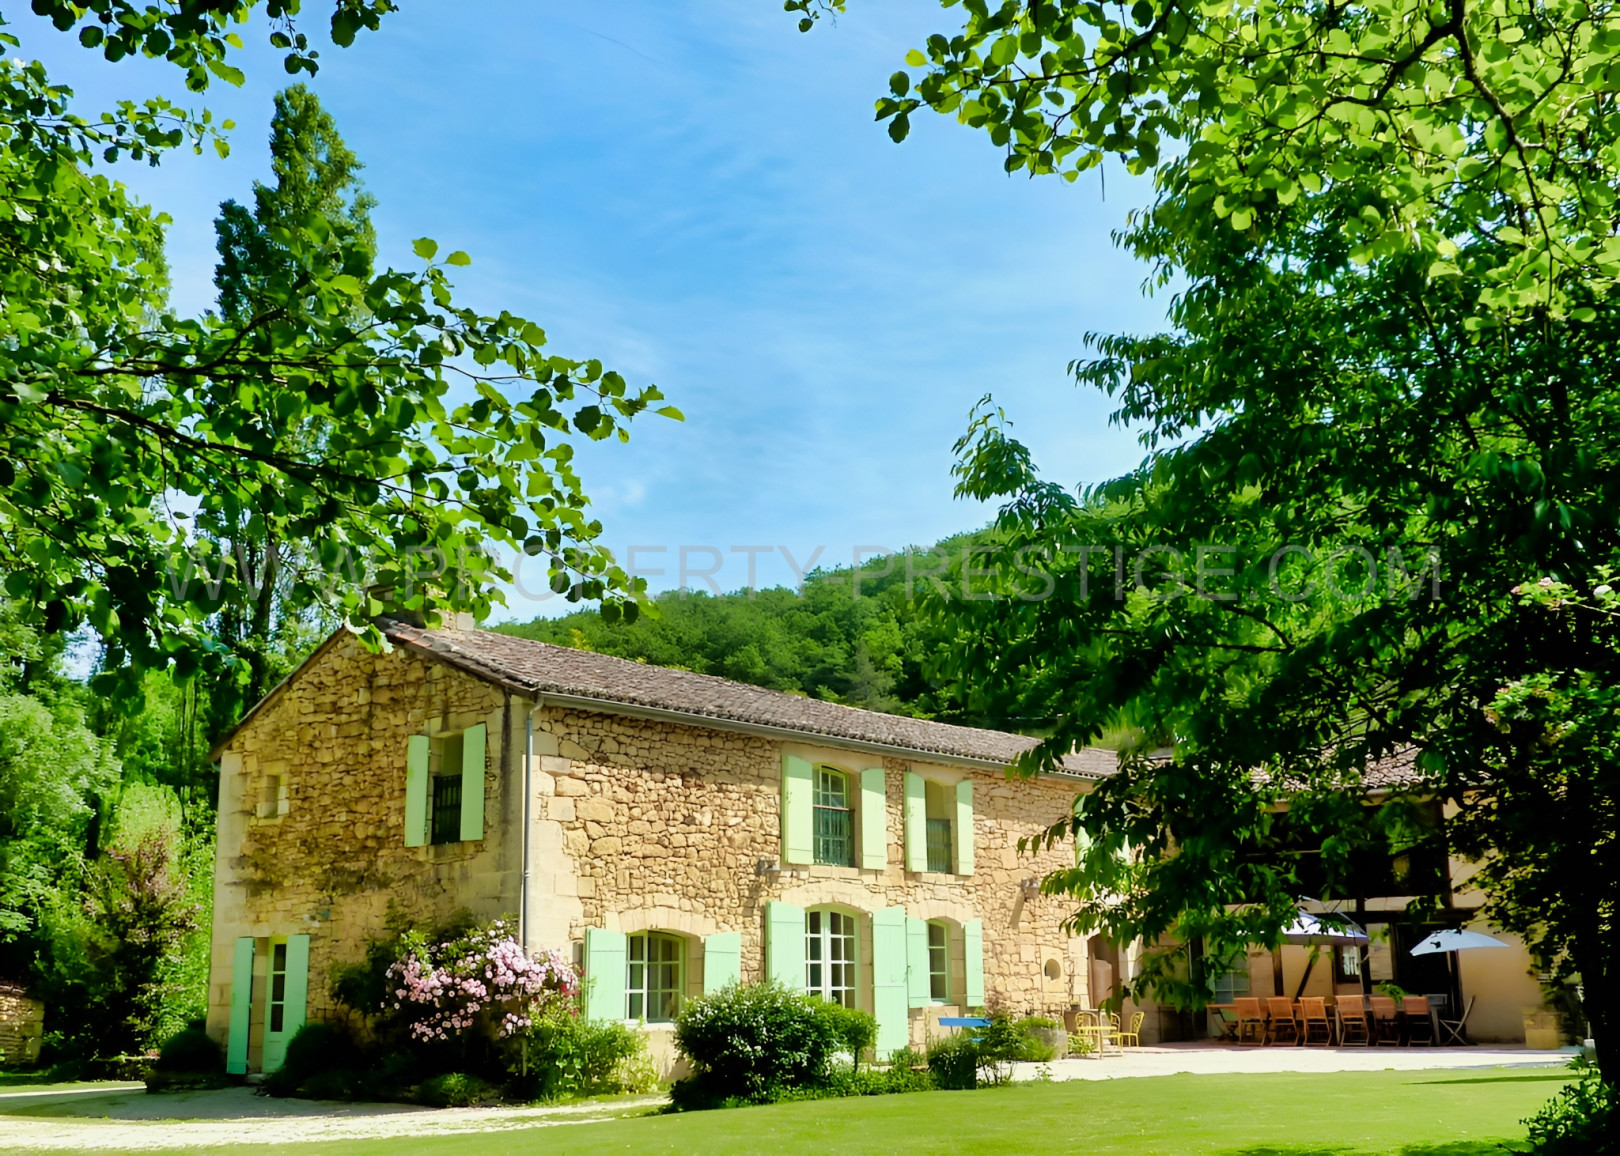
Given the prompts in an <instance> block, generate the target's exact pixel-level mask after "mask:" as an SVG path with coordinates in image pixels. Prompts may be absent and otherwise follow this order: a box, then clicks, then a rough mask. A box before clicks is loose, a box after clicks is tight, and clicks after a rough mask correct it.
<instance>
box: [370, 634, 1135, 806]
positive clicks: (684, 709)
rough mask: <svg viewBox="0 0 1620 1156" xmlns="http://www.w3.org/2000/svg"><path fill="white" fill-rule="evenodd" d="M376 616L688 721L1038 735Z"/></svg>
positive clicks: (588, 693) (457, 648)
mask: <svg viewBox="0 0 1620 1156" xmlns="http://www.w3.org/2000/svg"><path fill="white" fill-rule="evenodd" d="M380 625H381V626H382V628H383V632H384V633H385V634H386V635H387V636H388V637H389V639H390V640H392V641H393V642H394V643H395V644H397V645H403V646H407V647H410V648H411V649H414V650H418V651H422V652H424V653H428V654H431V655H433V656H434V657H436V658H438V659H440V660H441V661H444V662H447V663H450V664H451V665H453V666H457V667H460V668H462V669H464V670H466V671H468V672H469V673H471V674H476V675H479V676H480V677H483V678H488V679H491V680H492V681H495V682H500V683H504V684H506V685H510V686H512V687H513V688H514V689H522V690H525V691H530V692H538V693H540V694H542V695H547V694H549V695H552V696H554V697H558V696H562V697H570V698H577V699H584V700H589V701H590V702H593V703H600V704H604V705H617V706H619V707H622V708H625V709H626V710H629V711H632V712H633V711H636V710H646V711H653V712H659V713H668V714H675V715H684V716H687V717H689V718H691V719H692V720H693V721H694V722H700V721H701V720H705V719H707V720H712V721H714V722H716V723H721V724H725V723H730V724H734V725H742V726H746V727H754V728H766V729H769V730H774V731H786V732H793V733H796V734H802V735H805V736H806V737H822V738H826V739H828V740H832V741H833V742H835V743H836V742H845V743H858V744H862V745H866V746H876V747H885V748H889V749H892V750H895V751H904V752H914V753H916V754H920V755H930V754H932V755H938V756H941V757H943V758H946V759H966V760H971V761H974V762H983V763H995V764H1002V765H1004V764H1007V763H1010V762H1012V761H1013V760H1014V759H1015V758H1017V757H1018V756H1019V755H1020V754H1022V753H1023V752H1025V751H1027V750H1029V749H1030V748H1031V747H1033V746H1034V745H1035V743H1036V740H1035V739H1033V738H1030V737H1029V736H1027V735H1016V734H1009V733H1007V732H1005V731H992V730H981V729H979V728H977V727H964V726H954V725H952V724H950V723H941V722H932V721H930V720H928V719H916V718H905V717H903V716H900V715H890V714H882V713H880V712H878V711H870V710H861V709H859V708H857V707H852V706H841V705H839V704H838V703H831V702H824V701H822V700H820V699H813V698H806V697H804V696H802V695H794V694H784V693H782V692H781V691H775V690H766V689H764V688H763V687H757V686H750V685H748V684H747V683H741V682H732V681H731V680H730V679H725V678H716V677H715V676H713V675H708V674H694V673H692V672H691V671H686V670H671V669H669V668H667V667H661V666H649V665H647V664H646V663H640V662H632V661H630V660H628V659H623V658H614V657H612V656H610V655H606V654H595V653H592V652H590V651H586V650H573V649H571V648H569V647H566V646H554V645H552V644H551V643H547V642H537V641H535V640H533V639H528V638H517V637H514V636H512V635H509V634H497V633H495V632H493V631H488V630H426V629H423V628H421V627H417V626H410V625H407V624H405V623H402V622H395V621H385V622H383V623H381V624H380ZM1115 766H1116V764H1115V756H1114V753H1113V752H1112V751H1105V750H1096V749H1090V748H1088V749H1086V750H1083V751H1079V752H1077V753H1075V754H1071V755H1069V756H1068V757H1067V758H1066V759H1065V760H1064V767H1063V771H1064V773H1067V774H1071V775H1076V776H1080V777H1083V778H1088V779H1096V778H1102V777H1105V776H1107V775H1110V774H1112V773H1113V772H1114V770H1115Z"/></svg>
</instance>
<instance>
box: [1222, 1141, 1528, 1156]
mask: <svg viewBox="0 0 1620 1156" xmlns="http://www.w3.org/2000/svg"><path fill="white" fill-rule="evenodd" d="M1363 1151H1365V1149H1362V1148H1353V1147H1345V1146H1344V1145H1332V1144H1330V1145H1322V1144H1307V1145H1303V1146H1293V1145H1289V1146H1286V1147H1279V1146H1278V1145H1275V1144H1261V1145H1259V1146H1257V1147H1253V1148H1235V1149H1232V1150H1231V1151H1230V1152H1229V1153H1227V1154H1226V1156H1335V1154H1337V1153H1360V1152H1363ZM1516 1151H1517V1149H1515V1148H1510V1147H1508V1146H1507V1145H1506V1144H1502V1143H1499V1142H1497V1141H1494V1140H1457V1141H1454V1142H1452V1143H1449V1144H1408V1145H1406V1146H1404V1147H1401V1148H1396V1149H1393V1150H1392V1153H1393V1156H1509V1154H1510V1153H1513V1152H1516Z"/></svg>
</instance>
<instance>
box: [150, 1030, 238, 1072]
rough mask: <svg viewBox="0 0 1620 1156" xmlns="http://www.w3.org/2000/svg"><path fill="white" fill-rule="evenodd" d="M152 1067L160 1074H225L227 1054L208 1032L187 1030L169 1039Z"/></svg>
mask: <svg viewBox="0 0 1620 1156" xmlns="http://www.w3.org/2000/svg"><path fill="white" fill-rule="evenodd" d="M152 1067H153V1068H155V1069H156V1070H158V1071H160V1072H223V1071H224V1070H225V1053H224V1052H222V1051H220V1048H219V1045H218V1044H216V1043H215V1042H214V1041H213V1040H211V1039H209V1038H208V1033H207V1032H205V1031H201V1030H199V1029H197V1028H187V1029H186V1030H185V1031H183V1032H176V1033H175V1034H174V1035H172V1036H170V1037H169V1038H168V1040H167V1041H166V1042H165V1043H164V1045H163V1047H162V1048H160V1049H159V1050H158V1058H157V1060H156V1061H155V1062H154V1063H153V1064H152Z"/></svg>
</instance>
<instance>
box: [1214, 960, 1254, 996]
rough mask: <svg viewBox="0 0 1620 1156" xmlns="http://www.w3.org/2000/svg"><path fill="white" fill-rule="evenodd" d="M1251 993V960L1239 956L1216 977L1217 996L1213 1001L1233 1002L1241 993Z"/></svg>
mask: <svg viewBox="0 0 1620 1156" xmlns="http://www.w3.org/2000/svg"><path fill="white" fill-rule="evenodd" d="M1248 994H1249V961H1248V960H1247V959H1245V958H1244V957H1243V956H1238V958H1237V962H1235V963H1234V964H1232V966H1231V967H1230V968H1228V969H1227V970H1226V971H1225V972H1223V973H1222V974H1220V975H1218V976H1216V977H1215V998H1214V1000H1212V1001H1211V1002H1212V1003H1231V1002H1232V1001H1233V1000H1234V999H1236V998H1237V997H1238V996H1240V995H1248Z"/></svg>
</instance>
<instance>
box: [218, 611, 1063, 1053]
mask: <svg viewBox="0 0 1620 1156" xmlns="http://www.w3.org/2000/svg"><path fill="white" fill-rule="evenodd" d="M529 709H530V703H529V701H528V700H526V699H524V698H522V697H517V696H509V695H508V693H507V692H506V691H504V690H503V689H501V688H500V687H498V686H496V685H493V684H491V683H488V682H485V681H482V680H480V679H477V678H475V677H473V676H470V675H467V674H464V673H462V672H460V671H458V670H456V669H453V668H451V667H449V666H446V665H444V664H442V663H440V662H437V661H435V660H432V659H428V658H424V657H422V656H420V655H418V654H415V653H414V652H409V651H405V650H403V649H398V650H395V651H394V652H392V653H389V654H384V655H372V654H368V653H367V652H366V651H365V650H364V649H363V648H361V647H360V646H359V645H358V644H357V643H356V642H355V641H354V640H353V639H351V638H349V637H348V636H346V635H339V636H337V637H336V638H334V639H333V640H332V641H330V642H329V643H328V644H327V645H326V646H324V647H323V648H322V649H321V650H320V651H318V652H317V654H316V655H315V656H314V657H313V658H312V659H311V660H310V662H309V663H307V664H306V665H305V667H304V668H303V669H302V670H301V671H300V672H299V673H298V674H296V675H295V676H294V678H293V679H292V680H291V683H290V685H288V686H287V687H286V688H285V689H284V690H283V691H282V692H281V693H280V694H279V695H278V696H277V697H276V698H274V699H273V700H271V701H270V702H269V703H268V704H267V705H266V707H265V708H264V709H263V710H261V711H260V712H259V713H258V714H256V715H254V716H253V717H252V718H251V719H249V720H248V721H247V723H246V724H245V725H244V726H243V727H242V728H241V729H240V731H238V733H237V734H236V735H235V736H234V737H233V738H232V740H231V741H230V743H229V745H228V747H227V749H226V753H225V754H224V757H223V758H222V760H221V771H222V773H221V787H220V817H219V835H220V838H219V849H218V856H219V858H218V864H217V869H216V879H215V918H214V933H213V958H212V962H213V974H212V982H211V987H210V1010H209V1030H210V1032H211V1033H212V1034H213V1035H214V1036H215V1037H216V1038H219V1039H221V1040H223V1038H224V1036H225V1033H226V1030H227V1027H228V1024H229V1016H230V985H231V968H232V951H233V945H234V942H235V940H236V938H237V937H238V936H249V935H251V936H254V937H257V938H259V939H261V940H264V941H265V942H268V938H267V937H270V936H276V935H286V934H295V933H304V934H308V935H309V936H310V975H309V1008H310V1015H311V1018H319V1017H322V1016H325V1015H328V1014H331V1013H332V1012H333V1011H334V1008H333V1006H332V1000H331V997H330V994H329V991H328V980H329V977H330V972H331V968H332V965H333V964H334V963H339V962H349V961H353V960H357V959H359V958H360V956H361V954H362V952H363V951H364V949H365V945H366V943H367V941H368V940H369V939H370V938H372V937H375V936H379V935H381V934H383V933H384V931H385V929H386V927H387V926H388V924H389V922H390V918H391V915H392V916H394V917H400V918H407V919H411V920H417V921H423V920H442V919H444V918H446V917H448V916H449V915H451V914H452V913H455V912H457V911H459V910H467V911H470V912H471V913H472V914H474V915H476V916H479V917H493V916H495V915H499V914H515V913H516V912H517V908H518V905H519V902H520V896H521V894H522V882H521V875H522V863H521V858H522V839H521V834H522V821H521V816H522V782H523V766H522V764H523V758H522V752H523V751H524V750H525V748H526V747H528V748H529V749H532V751H533V759H532V762H531V764H530V767H529V780H530V786H531V792H532V794H531V800H530V801H531V809H530V816H531V819H530V821H531V826H530V848H529V868H530V876H529V888H528V907H527V911H526V913H525V915H526V919H525V922H526V925H527V932H528V942H529V946H530V947H532V948H540V947H561V948H564V949H565V950H569V949H570V948H572V950H573V951H574V953H575V955H576V958H577V957H578V946H577V945H579V944H580V943H581V941H582V940H583V936H584V931H585V929H586V928H587V927H592V926H595V927H606V928H609V929H614V930H619V931H624V932H635V931H640V930H649V929H657V930H664V931H671V932H676V933H679V934H682V935H684V936H687V937H689V939H688V943H689V967H690V971H689V976H690V979H691V983H690V985H689V986H690V987H691V988H692V989H694V990H700V987H699V980H698V978H697V977H698V974H699V971H700V968H701V938H702V937H703V936H705V935H709V934H712V933H714V932H716V931H739V932H741V933H742V943H743V975H744V978H746V979H752V978H757V977H759V976H760V975H762V974H763V966H764V960H763V954H762V953H763V935H762V917H763V910H764V904H765V903H766V902H767V901H769V900H773V899H775V900H782V901H785V902H788V903H792V904H795V905H798V906H802V907H810V906H815V905H821V904H836V905H839V906H842V907H844V908H847V909H852V910H854V911H857V912H863V913H870V912H873V911H877V910H880V909H882V908H886V907H894V906H903V907H905V908H906V910H907V912H908V914H910V915H914V916H917V917H920V918H927V919H940V920H945V921H948V922H949V923H950V924H952V925H953V926H955V927H957V928H960V925H961V924H962V923H965V922H966V921H967V920H970V919H980V920H982V921H983V935H984V972H985V989H986V993H987V996H989V997H990V998H991V999H992V1000H999V1001H1003V1002H1005V1003H1007V1004H1008V1005H1009V1006H1010V1007H1011V1008H1012V1009H1014V1010H1016V1011H1019V1012H1044V1013H1047V1014H1053V1015H1056V1014H1059V1013H1060V1012H1061V1010H1062V1009H1063V1008H1065V1007H1067V1006H1068V1005H1069V1004H1071V1003H1075V1002H1080V1003H1087V1002H1089V1001H1088V993H1087V991H1086V986H1087V978H1086V976H1087V966H1086V957H1085V950H1084V944H1083V943H1082V942H1081V941H1079V940H1072V939H1070V938H1069V937H1068V936H1066V935H1065V934H1064V933H1063V932H1062V930H1061V929H1060V927H1059V923H1060V921H1061V919H1062V917H1063V915H1064V914H1065V911H1066V909H1065V907H1064V905H1063V904H1062V903H1060V902H1058V901H1054V900H1050V899H1045V898H1042V897H1040V896H1039V895H1038V894H1036V893H1034V891H1033V889H1032V886H1031V883H1032V882H1033V881H1035V880H1037V879H1038V878H1039V877H1040V875H1041V874H1043V873H1044V872H1045V871H1048V870H1050V869H1052V868H1054V867H1058V866H1061V865H1063V864H1064V863H1066V862H1071V861H1072V860H1070V859H1069V858H1068V856H1069V855H1070V854H1071V852H1069V851H1067V850H1065V849H1064V848H1062V847H1059V848H1058V849H1056V850H1054V851H1050V852H1045V853H1042V854H1040V855H1038V856H1028V855H1020V854H1019V852H1018V851H1017V849H1016V848H1017V843H1018V840H1019V839H1020V838H1021V837H1024V836H1029V835H1034V834H1037V833H1038V832H1040V831H1041V830H1043V829H1044V828H1045V827H1046V826H1047V825H1048V824H1049V823H1051V822H1053V821H1054V820H1056V819H1058V818H1059V817H1061V816H1062V815H1063V814H1064V813H1066V811H1067V809H1068V807H1069V805H1070V801H1071V800H1072V798H1073V795H1074V793H1075V791H1076V789H1077V784H1076V783H1075V782H1073V781H1069V780H1058V779H1041V780H1034V781H1018V782H1008V781H1007V780H1006V779H1005V778H1004V777H1003V776H1001V775H1000V774H997V773H993V772H987V771H982V770H969V769H966V768H962V767H954V766H950V765H947V764H945V763H939V764H932V763H921V762H908V761H905V760H900V759H894V758H882V759H879V758H877V757H876V756H866V755H854V754H851V753H850V752H848V751H843V750H839V749H836V748H833V747H830V746H820V745H814V744H813V742H807V743H805V744H792V743H788V744H784V743H783V742H781V741H779V740H775V739H767V738H762V737H756V736H751V735H746V734H738V733H732V732H727V731H722V730H715V729H708V728H704V727H695V726H686V725H679V724H675V723H670V722H663V721H648V720H642V719H637V718H632V717H627V716H625V715H621V714H608V713H597V712H588V711H582V710H576V709H563V708H558V707H552V706H547V705H545V704H544V703H542V704H541V706H540V707H539V708H538V709H536V710H534V711H533V713H532V717H531V718H526V717H525V715H526V712H528V711H529ZM477 722H483V723H487V724H488V726H489V748H488V756H489V761H488V772H487V774H486V811H485V816H486V817H485V838H484V839H483V840H482V841H479V842H476V843H465V844H450V845H447V846H438V847H434V846H427V847H406V846H405V845H404V805H405V760H406V743H407V739H408V737H409V736H410V735H413V734H418V733H433V732H434V731H436V730H448V731H454V730H459V729H462V728H464V727H466V726H469V725H472V724H474V723H477ZM526 724H528V725H529V726H530V728H531V729H530V730H529V732H528V733H526V729H525V728H526ZM785 753H792V754H794V755H797V756H800V757H803V758H807V759H810V760H812V761H814V762H818V763H829V764H833V765H835V766H838V767H841V768H844V769H847V770H850V771H859V770H862V769H865V768H868V767H875V766H881V767H882V768H883V769H884V771H885V776H886V785H887V800H886V804H887V805H886V808H885V811H886V813H885V826H886V829H887V832H888V855H887V859H888V865H887V867H886V868H884V869H883V870H880V871H867V870H861V869H857V868H843V867H820V866H817V867H809V866H806V867H798V866H792V865H788V866H785V867H783V866H781V864H780V850H781V816H780V810H779V807H778V798H779V792H780V783H781V767H782V758H783V756H784V754H785ZM906 771H914V772H916V773H918V774H921V775H923V776H925V777H928V778H932V779H935V780H938V781H941V782H945V783H951V782H955V781H956V780H958V779H960V778H962V777H968V778H971V779H972V781H973V787H974V809H973V813H974V844H975V870H974V872H973V873H972V874H971V875H961V876H959V875H935V874H917V873H911V872H908V871H906V870H904V867H903V863H904V845H903V840H904V830H903V811H902V796H903V789H904V788H903V775H904V773H905V772H906ZM277 779H279V786H278V784H277V781H276V780H277ZM278 796H284V797H285V803H278V802H277V801H276V799H277V798H278ZM762 868H763V869H762ZM773 868H780V869H773ZM862 922H863V923H864V922H865V921H862ZM864 935H865V937H866V939H865V946H864V947H863V948H862V949H861V954H860V958H861V959H863V960H864V961H866V962H865V977H864V981H863V983H862V990H863V992H864V993H865V995H864V1000H865V1002H867V1003H868V1004H869V1001H870V990H871V985H870V979H871V976H870V954H869V951H867V950H866V948H869V946H870V940H869V936H870V927H869V926H866V927H865V928H864ZM262 949H263V948H262V944H261V953H262ZM955 954H956V956H957V959H956V964H957V965H959V964H960V944H959V943H958V944H956V945H955ZM958 974H959V972H958ZM959 994H960V993H959V992H953V997H956V996H958V995H959ZM256 1011H257V1009H256ZM257 1018H258V1017H257V1015H256V1016H255V1020H256V1021H257ZM914 1018H915V1023H914V1035H915V1036H916V1038H918V1039H919V1040H920V1038H921V1033H922V1032H923V1031H924V1030H925V1027H924V1022H925V1017H924V1016H923V1015H922V1013H920V1012H919V1013H914ZM254 1043H255V1047H254V1049H253V1052H252V1054H251V1055H250V1067H253V1066H256V1057H257V1040H255V1041H254Z"/></svg>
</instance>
